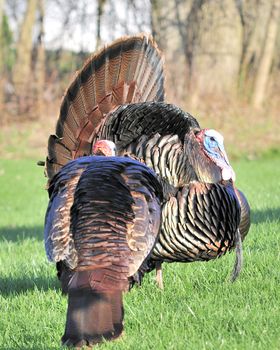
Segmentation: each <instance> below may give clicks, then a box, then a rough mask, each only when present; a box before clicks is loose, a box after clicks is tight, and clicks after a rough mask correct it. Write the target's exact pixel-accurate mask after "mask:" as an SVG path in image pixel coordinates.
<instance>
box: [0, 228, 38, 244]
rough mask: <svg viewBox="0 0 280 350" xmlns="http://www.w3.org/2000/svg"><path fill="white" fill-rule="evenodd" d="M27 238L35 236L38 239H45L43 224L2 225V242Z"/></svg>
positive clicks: (0, 234)
mask: <svg viewBox="0 0 280 350" xmlns="http://www.w3.org/2000/svg"><path fill="white" fill-rule="evenodd" d="M26 238H33V239H36V240H38V241H42V240H43V239H44V227H43V226H18V227H0V242H1V241H10V242H18V241H23V240H24V239H26Z"/></svg>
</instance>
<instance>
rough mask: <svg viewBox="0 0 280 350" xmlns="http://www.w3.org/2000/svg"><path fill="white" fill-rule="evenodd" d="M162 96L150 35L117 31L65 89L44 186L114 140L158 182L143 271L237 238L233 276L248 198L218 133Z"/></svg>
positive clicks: (219, 248)
mask: <svg viewBox="0 0 280 350" xmlns="http://www.w3.org/2000/svg"><path fill="white" fill-rule="evenodd" d="M164 98H165V93H164V71H163V59H162V56H161V54H160V52H159V50H158V48H157V45H156V44H155V42H154V41H153V39H152V38H151V37H150V36H147V35H145V34H141V35H137V36H131V37H125V38H121V39H119V40H117V41H115V42H113V43H112V44H111V45H110V46H108V47H105V48H104V49H102V50H101V51H99V52H98V53H96V54H95V55H93V56H92V57H91V58H90V59H89V60H88V61H87V62H86V64H85V65H84V67H83V68H82V69H81V71H80V72H78V73H77V75H76V77H75V79H74V80H73V82H72V83H71V85H70V86H69V88H68V89H67V91H66V93H65V96H64V98H63V101H62V104H61V109H60V115H59V119H58V122H57V126H56V133H55V135H51V136H50V138H49V143H48V156H47V159H46V174H47V176H48V178H49V185H50V184H53V183H54V181H56V180H55V179H56V175H55V174H57V172H58V171H59V170H60V169H61V168H62V166H64V165H65V164H67V163H68V162H69V161H71V160H73V159H75V158H79V157H83V156H87V155H91V154H92V153H93V151H94V145H95V144H96V142H97V141H98V140H101V139H106V140H110V141H112V142H114V143H115V145H116V151H117V155H118V156H123V155H125V154H129V155H131V156H133V157H136V158H137V159H139V160H140V161H141V162H144V163H146V165H147V166H148V167H150V168H152V169H153V170H154V172H155V173H156V174H157V176H158V179H159V180H160V182H161V186H162V189H163V202H162V225H161V232H160V234H159V238H158V242H157V244H156V246H155V248H154V249H153V251H152V253H151V256H150V257H149V259H148V260H147V261H146V263H145V269H144V270H145V271H147V270H150V269H153V268H154V267H155V266H157V267H159V266H160V264H161V263H162V262H163V261H168V262H172V261H181V262H191V261H197V260H209V259H214V258H216V257H219V256H221V255H222V254H224V253H225V252H226V251H228V250H230V249H231V248H232V247H234V246H235V245H237V248H238V256H239V259H237V265H236V267H235V273H234V276H233V279H234V278H235V277H236V275H237V274H238V271H239V269H240V263H241V261H240V255H241V253H240V249H241V238H242V240H243V239H244V237H245V236H246V234H247V233H248V230H249V227H250V209H249V205H248V202H247V200H246V198H245V196H244V195H243V193H242V192H241V191H239V190H238V189H237V188H236V187H235V185H234V178H235V175H234V172H233V170H232V168H231V166H230V164H229V162H228V159H227V156H226V152H225V150H224V147H223V138H222V136H221V135H220V134H219V133H217V132H216V131H214V130H209V129H201V128H200V126H199V124H198V122H197V120H196V119H195V118H194V117H192V116H191V115H190V114H188V113H185V112H184V111H182V110H181V109H180V108H178V107H176V106H175V105H172V104H167V103H165V102H164ZM52 186H53V185H52ZM64 220H70V218H69V217H68V218H65V219H64ZM69 234H70V233H69ZM100 244H101V243H100ZM104 244H105V243H104ZM60 267H61V265H60V263H58V270H59V273H61V271H60ZM142 270H143V269H142ZM61 274H63V275H65V276H67V273H66V272H65V271H63V272H62V273H61ZM66 279H67V278H66Z"/></svg>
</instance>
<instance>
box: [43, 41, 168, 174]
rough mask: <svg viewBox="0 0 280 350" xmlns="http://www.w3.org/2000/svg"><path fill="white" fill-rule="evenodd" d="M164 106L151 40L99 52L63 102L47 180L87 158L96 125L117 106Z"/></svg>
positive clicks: (159, 60)
mask: <svg viewBox="0 0 280 350" xmlns="http://www.w3.org/2000/svg"><path fill="white" fill-rule="evenodd" d="M163 100H164V72H163V58H162V56H161V54H160V52H159V50H158V48H157V45H156V43H155V42H154V41H153V39H152V37H151V36H149V35H146V34H140V35H136V36H131V37H123V38H121V39H119V40H116V41H115V42H113V43H112V44H111V45H109V46H107V47H104V48H103V49H102V50H100V51H98V52H97V53H96V54H94V55H93V56H92V57H91V58H89V59H88V60H87V62H86V63H85V65H84V67H83V68H82V69H81V70H80V72H78V73H77V75H76V77H75V78H74V80H73V82H72V83H71V84H70V86H69V88H68V89H67V91H66V93H65V95H64V98H63V100H62V103H61V109H60V114H59V119H58V122H57V126H56V134H55V135H52V136H50V138H49V144H48V157H47V161H46V170H47V175H48V178H49V179H51V178H52V177H53V175H54V174H55V173H56V172H57V171H58V170H59V169H60V167H61V166H63V165H64V164H66V163H67V162H68V161H69V160H70V159H74V158H77V157H80V156H84V155H89V154H90V153H91V147H92V140H93V138H94V136H95V135H96V132H97V130H98V127H99V126H100V123H101V122H102V120H103V119H104V118H105V117H106V115H107V114H108V113H110V112H112V111H113V110H115V109H116V108H117V107H118V106H120V105H123V104H127V103H136V102H146V101H157V102H159V101H163Z"/></svg>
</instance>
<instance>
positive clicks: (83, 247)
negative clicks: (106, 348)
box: [45, 156, 162, 347]
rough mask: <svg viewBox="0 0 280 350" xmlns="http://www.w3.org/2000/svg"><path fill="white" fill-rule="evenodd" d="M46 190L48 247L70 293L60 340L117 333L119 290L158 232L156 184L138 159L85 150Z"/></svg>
mask: <svg viewBox="0 0 280 350" xmlns="http://www.w3.org/2000/svg"><path fill="white" fill-rule="evenodd" d="M48 190H49V195H50V201H49V206H48V209H47V213H46V220H45V247H46V252H47V256H48V258H49V259H50V260H51V261H54V262H56V263H57V268H58V276H59V278H60V280H61V284H62V290H63V291H64V292H65V293H68V311H67V320H66V327H65V334H64V336H63V337H62V342H63V343H64V344H65V345H68V346H72V345H74V346H77V347H80V346H83V345H93V344H95V343H98V342H101V341H102V340H103V338H104V339H107V340H111V339H115V338H117V337H119V336H120V334H121V333H122V330H123V305H122V292H124V291H127V290H128V289H129V287H130V286H132V285H133V283H134V280H136V281H137V280H138V274H139V272H138V270H139V271H140V270H141V266H142V265H143V264H145V261H146V259H147V257H148V256H149V254H150V252H151V250H152V249H153V247H154V244H155V241H156V238H157V236H158V233H159V228H160V220H161V209H160V200H161V196H162V193H161V185H160V183H159V181H158V180H157V177H156V175H155V174H154V172H153V171H152V170H151V169H149V168H148V167H147V166H146V165H144V164H142V163H140V162H138V161H136V160H132V159H130V158H124V157H104V156H98V157H97V156H91V157H89V156H87V157H81V158H79V159H76V160H74V161H72V162H69V163H68V164H67V165H65V166H64V167H63V168H62V169H61V170H60V171H59V172H58V173H57V174H56V175H55V176H54V177H53V178H52V180H51V181H50V184H49V189H48Z"/></svg>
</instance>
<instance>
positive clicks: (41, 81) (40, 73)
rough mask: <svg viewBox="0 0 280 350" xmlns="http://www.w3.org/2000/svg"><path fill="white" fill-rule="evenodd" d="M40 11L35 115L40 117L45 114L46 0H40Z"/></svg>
mask: <svg viewBox="0 0 280 350" xmlns="http://www.w3.org/2000/svg"><path fill="white" fill-rule="evenodd" d="M38 11H39V35H38V39H37V47H36V49H37V57H36V64H35V91H34V92H35V93H34V96H35V110H34V112H35V115H36V117H40V116H41V115H42V114H43V107H44V101H43V94H44V88H45V47H44V34H45V31H44V18H45V7H44V0H38Z"/></svg>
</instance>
